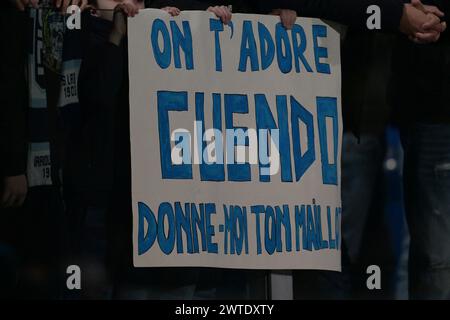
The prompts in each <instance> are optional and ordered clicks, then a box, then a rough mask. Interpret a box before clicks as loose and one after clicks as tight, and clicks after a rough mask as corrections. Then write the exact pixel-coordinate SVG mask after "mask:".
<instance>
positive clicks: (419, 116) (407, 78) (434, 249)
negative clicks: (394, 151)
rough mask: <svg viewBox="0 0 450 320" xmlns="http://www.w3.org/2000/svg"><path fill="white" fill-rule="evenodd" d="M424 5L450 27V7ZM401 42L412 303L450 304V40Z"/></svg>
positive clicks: (396, 95)
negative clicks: (445, 301) (439, 301)
mask: <svg viewBox="0 0 450 320" xmlns="http://www.w3.org/2000/svg"><path fill="white" fill-rule="evenodd" d="M424 3H425V4H428V5H435V6H437V7H439V8H440V9H441V10H442V14H441V15H440V17H441V19H442V20H444V21H445V22H448V21H449V20H448V19H449V16H450V2H449V1H446V0H430V1H424ZM425 8H426V6H425ZM396 40H397V41H396V44H395V47H394V49H393V65H392V79H391V85H392V87H391V88H392V89H391V91H392V105H393V108H394V118H395V119H396V122H397V123H398V125H399V126H400V128H401V138H402V144H403V149H404V166H403V170H404V171H403V172H404V173H403V177H404V198H405V210H406V219H407V223H408V227H409V233H410V249H409V297H410V299H450V245H449V244H450V196H449V195H450V77H449V75H450V35H449V33H448V32H446V33H443V34H442V36H441V38H440V39H439V41H438V42H436V43H434V44H430V45H417V44H415V43H411V42H409V41H408V39H407V38H406V37H400V36H399V37H398V38H397V39H396Z"/></svg>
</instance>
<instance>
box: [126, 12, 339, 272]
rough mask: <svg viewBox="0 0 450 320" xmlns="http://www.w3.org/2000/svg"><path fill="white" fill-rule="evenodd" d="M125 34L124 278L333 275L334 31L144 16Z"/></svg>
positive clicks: (242, 18)
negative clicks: (176, 272)
mask: <svg viewBox="0 0 450 320" xmlns="http://www.w3.org/2000/svg"><path fill="white" fill-rule="evenodd" d="M128 26H129V31H128V41H129V42H128V44H129V72H130V121H131V158H132V192H133V196H132V199H133V246H134V264H135V266H137V267H173V266H198V267H223V268H242V269H324V270H340V246H341V243H340V217H341V194H340V182H341V175H340V158H341V141H342V117H341V82H340V81H341V80H340V79H341V69H340V47H339V34H338V32H337V31H335V30H334V29H333V28H332V27H331V26H330V25H329V24H327V23H325V22H323V21H321V20H317V19H305V18H299V19H298V20H297V23H296V24H295V26H294V28H293V29H292V30H286V29H285V28H283V27H282V25H281V24H280V23H279V18H277V17H273V16H260V15H245V14H234V15H233V19H232V23H231V24H229V25H223V24H222V23H221V22H220V20H218V19H217V18H216V17H215V16H214V15H213V14H211V13H207V12H196V11H191V12H182V13H181V15H180V16H178V17H170V16H169V15H168V14H167V13H165V12H163V11H160V10H152V9H148V10H144V11H141V12H140V13H139V15H137V16H136V17H134V18H130V19H129V21H128Z"/></svg>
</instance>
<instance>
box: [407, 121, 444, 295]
mask: <svg viewBox="0 0 450 320" xmlns="http://www.w3.org/2000/svg"><path fill="white" fill-rule="evenodd" d="M402 143H403V147H404V154H405V159H404V188H405V209H406V216H407V222H408V226H409V232H410V237H411V242H410V252H409V295H410V298H411V299H450V125H448V124H418V125H415V126H414V127H412V128H410V129H405V130H403V132H402Z"/></svg>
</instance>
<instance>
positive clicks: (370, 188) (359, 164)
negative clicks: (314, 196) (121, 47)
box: [294, 132, 384, 300]
mask: <svg viewBox="0 0 450 320" xmlns="http://www.w3.org/2000/svg"><path fill="white" fill-rule="evenodd" d="M383 156H384V148H383V140H382V138H381V137H380V136H378V135H375V134H363V135H361V137H360V139H359V141H358V139H357V138H356V137H355V136H354V135H353V134H352V133H349V132H347V133H345V134H344V136H343V142H342V161H341V163H342V170H341V171H342V175H341V176H342V187H341V194H342V248H341V250H342V272H331V271H318V270H314V271H312V270H300V271H294V296H295V298H296V299H339V300H341V299H349V298H351V297H352V294H353V292H352V284H351V283H352V280H353V277H354V276H353V273H354V272H353V271H354V270H353V266H354V265H355V264H356V263H357V262H358V260H359V257H360V251H361V247H362V245H363V240H364V237H363V236H364V232H365V230H366V224H367V221H368V217H369V213H370V210H371V208H372V207H373V205H374V200H376V186H377V184H378V183H379V181H378V180H379V176H380V172H381V170H380V169H381V168H382V161H383Z"/></svg>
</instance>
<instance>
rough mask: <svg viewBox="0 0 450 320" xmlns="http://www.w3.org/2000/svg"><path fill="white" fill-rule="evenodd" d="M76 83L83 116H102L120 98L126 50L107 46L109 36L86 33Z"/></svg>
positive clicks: (123, 47)
mask: <svg viewBox="0 0 450 320" xmlns="http://www.w3.org/2000/svg"><path fill="white" fill-rule="evenodd" d="M88 32H89V34H88V35H87V36H86V37H85V38H86V40H85V41H87V45H86V49H85V50H84V52H85V53H84V55H83V62H82V64H81V69H80V76H79V80H78V88H79V97H80V103H81V105H82V107H83V108H84V106H88V108H89V110H86V112H104V111H107V110H105V109H108V108H112V106H114V105H115V103H116V101H117V98H118V96H119V94H120V90H121V87H122V85H123V81H125V75H124V63H125V55H126V47H125V43H124V41H122V43H121V44H120V45H119V46H116V45H114V44H112V43H111V42H109V39H108V34H103V35H98V34H95V33H93V32H90V31H88Z"/></svg>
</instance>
